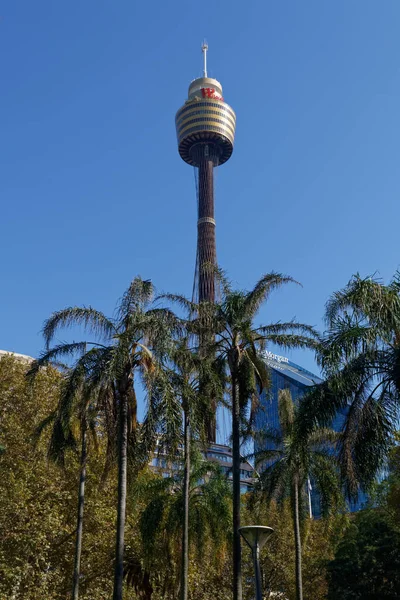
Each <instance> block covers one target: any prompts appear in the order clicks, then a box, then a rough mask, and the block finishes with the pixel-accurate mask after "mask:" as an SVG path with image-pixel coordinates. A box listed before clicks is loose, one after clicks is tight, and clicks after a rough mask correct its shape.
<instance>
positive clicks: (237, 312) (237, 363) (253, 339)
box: [169, 267, 317, 600]
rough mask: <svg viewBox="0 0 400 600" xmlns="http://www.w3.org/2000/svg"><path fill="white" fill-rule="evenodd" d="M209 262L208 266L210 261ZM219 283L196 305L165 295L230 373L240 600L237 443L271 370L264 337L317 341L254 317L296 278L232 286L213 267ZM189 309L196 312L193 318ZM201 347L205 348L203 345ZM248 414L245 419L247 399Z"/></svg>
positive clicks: (305, 329) (273, 276)
mask: <svg viewBox="0 0 400 600" xmlns="http://www.w3.org/2000/svg"><path fill="white" fill-rule="evenodd" d="M210 268H211V267H210ZM216 274H217V277H218V280H219V282H220V287H221V300H220V302H218V303H215V304H211V303H207V302H202V303H200V304H199V305H195V304H193V303H192V302H190V301H189V300H187V299H185V298H183V297H181V296H171V295H170V296H169V298H170V299H171V300H173V301H175V302H178V304H180V305H181V306H182V307H184V308H186V310H187V312H188V317H189V318H192V321H191V327H192V330H193V331H194V332H196V334H197V336H198V339H199V340H201V343H203V344H204V340H209V342H208V343H209V348H208V353H209V355H210V356H214V357H215V360H216V364H217V366H218V369H217V370H218V371H219V372H222V371H223V370H225V371H226V372H227V373H228V374H229V377H230V391H231V412H232V462H233V467H232V475H233V598H234V600H242V576H241V573H242V568H241V546H240V533H239V527H240V462H241V456H240V445H241V437H242V434H243V433H244V431H245V423H246V422H247V428H249V427H250V426H251V421H252V416H253V412H254V411H253V409H254V408H255V406H256V404H257V402H258V396H259V393H260V391H261V390H262V389H264V388H266V387H267V386H268V384H269V372H268V368H267V366H266V364H265V361H264V360H262V358H261V357H260V352H261V351H262V350H264V349H265V347H266V345H267V344H268V343H273V344H276V345H278V346H280V347H283V348H293V347H297V348H305V347H312V348H314V347H315V346H316V341H315V339H316V337H317V334H316V332H315V330H314V329H313V328H312V327H310V326H308V325H304V324H301V323H298V322H296V321H290V322H287V323H273V324H270V325H266V326H257V325H256V324H255V323H254V320H255V318H256V317H257V314H258V312H259V310H260V308H261V307H262V305H263V304H264V303H265V302H266V301H267V299H268V298H269V296H270V294H271V292H272V291H274V290H275V289H278V288H279V287H281V286H282V285H284V284H286V283H296V282H295V281H294V280H293V279H292V278H291V277H287V276H283V275H281V274H279V273H269V274H267V275H264V276H263V277H262V278H261V279H260V280H259V281H258V282H257V283H256V285H255V286H254V288H253V289H252V290H251V291H242V290H239V291H238V290H234V289H233V288H232V285H231V283H230V282H229V281H228V280H227V279H226V277H225V276H224V274H223V273H222V272H221V271H220V270H217V271H216ZM193 315H197V316H196V317H195V318H193ZM203 352H204V348H203ZM249 403H250V405H251V409H250V419H249V420H247V419H246V412H247V408H248V405H249Z"/></svg>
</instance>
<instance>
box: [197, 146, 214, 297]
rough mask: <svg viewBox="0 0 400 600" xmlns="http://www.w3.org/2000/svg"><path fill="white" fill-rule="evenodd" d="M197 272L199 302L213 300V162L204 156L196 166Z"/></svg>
mask: <svg viewBox="0 0 400 600" xmlns="http://www.w3.org/2000/svg"><path fill="white" fill-rule="evenodd" d="M198 170H199V172H198V186H199V189H198V199H199V200H198V221H197V273H198V281H197V282H196V283H197V286H198V295H199V297H198V299H199V302H203V301H206V302H214V301H215V273H214V272H213V269H212V265H216V262H217V251H216V244H215V219H214V162H213V160H212V159H210V158H207V157H204V158H203V159H201V160H200V161H199V166H198Z"/></svg>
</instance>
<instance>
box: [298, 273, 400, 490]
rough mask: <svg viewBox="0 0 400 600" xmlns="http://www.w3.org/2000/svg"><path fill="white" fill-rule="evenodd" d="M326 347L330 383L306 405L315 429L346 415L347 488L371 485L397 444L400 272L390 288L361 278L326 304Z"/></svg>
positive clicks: (323, 355)
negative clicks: (394, 440)
mask: <svg viewBox="0 0 400 600" xmlns="http://www.w3.org/2000/svg"><path fill="white" fill-rule="evenodd" d="M326 322H327V331H326V332H325V334H324V337H323V339H322V340H321V344H320V346H319V353H318V357H319V361H320V363H321V366H322V368H323V370H324V373H325V375H326V380H325V381H324V382H323V383H322V384H321V385H319V386H315V388H314V390H312V392H311V393H310V394H309V395H308V397H307V398H306V399H305V401H304V402H303V403H302V412H303V419H304V421H306V420H307V419H308V426H309V428H310V429H312V428H313V427H315V425H316V424H318V423H319V424H322V425H328V424H329V423H330V422H331V421H332V419H333V418H334V417H335V415H336V413H337V411H338V410H343V409H344V410H345V411H346V422H345V426H344V430H343V437H342V443H341V445H340V448H339V452H338V455H339V458H340V462H341V467H342V475H343V479H344V480H345V482H346V486H347V491H348V493H349V494H350V495H354V494H356V493H357V491H358V487H359V485H362V486H363V487H364V488H368V486H370V484H371V483H372V482H373V480H374V478H375V476H376V473H377V471H378V470H379V469H380V468H382V465H383V464H384V461H385V460H386V458H387V454H388V451H389V449H390V447H391V440H392V434H393V426H394V423H395V420H396V416H397V414H398V409H399V398H400V395H399V394H400V274H399V273H396V275H395V277H394V279H393V281H392V282H391V283H390V284H389V285H384V284H383V283H382V282H380V281H378V280H376V279H373V278H371V277H368V278H366V279H362V278H361V277H360V276H359V275H356V276H354V277H353V278H352V279H351V280H350V282H349V283H348V284H347V286H346V287H345V288H344V289H343V290H340V291H338V292H335V293H334V294H333V295H332V297H331V298H330V299H329V301H328V303H327V306H326Z"/></svg>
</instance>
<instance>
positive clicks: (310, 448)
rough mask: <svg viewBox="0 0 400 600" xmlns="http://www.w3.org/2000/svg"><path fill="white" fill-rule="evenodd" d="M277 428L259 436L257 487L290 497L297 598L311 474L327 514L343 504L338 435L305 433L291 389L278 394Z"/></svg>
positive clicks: (265, 492) (274, 495)
mask: <svg viewBox="0 0 400 600" xmlns="http://www.w3.org/2000/svg"><path fill="white" fill-rule="evenodd" d="M278 414H279V424H280V427H279V429H278V430H274V429H267V430H266V431H264V432H261V434H260V436H261V439H263V442H264V443H266V445H267V449H265V450H261V451H260V452H257V453H256V454H255V457H256V461H257V463H256V464H260V465H261V469H262V472H261V475H260V477H259V481H258V484H257V486H256V489H258V490H260V491H261V492H262V494H263V495H265V496H266V497H267V499H268V500H269V501H271V500H281V499H283V498H284V497H285V496H286V497H287V496H288V497H290V499H291V504H292V510H293V527H294V540H295V555H296V598H297V600H302V599H303V586H302V557H301V555H302V552H301V535H300V513H301V511H300V507H301V502H302V495H303V492H304V490H305V488H306V485H307V484H308V480H309V477H310V478H311V479H312V481H314V482H315V484H316V486H317V488H318V490H319V492H320V495H321V504H322V509H323V512H324V513H327V512H329V511H330V510H331V508H332V507H333V506H339V505H340V504H341V485H340V478H339V471H338V469H337V467H336V460H335V453H334V448H335V447H334V444H335V442H336V439H337V438H338V435H339V434H337V433H336V432H334V431H333V430H329V429H321V430H317V431H313V432H312V433H311V434H310V435H305V434H304V431H303V429H302V424H301V421H300V419H299V417H298V408H297V407H296V406H295V404H294V402H293V400H292V397H291V394H290V391H289V390H288V389H283V390H279V394H278Z"/></svg>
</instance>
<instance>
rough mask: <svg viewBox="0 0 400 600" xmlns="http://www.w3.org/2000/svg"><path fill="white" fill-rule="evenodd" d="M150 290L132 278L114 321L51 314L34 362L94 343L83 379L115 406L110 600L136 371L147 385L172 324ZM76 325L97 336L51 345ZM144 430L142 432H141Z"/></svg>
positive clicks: (134, 433)
mask: <svg viewBox="0 0 400 600" xmlns="http://www.w3.org/2000/svg"><path fill="white" fill-rule="evenodd" d="M153 292H154V289H153V285H152V283H151V282H150V281H144V280H142V279H141V278H139V277H137V278H135V279H134V280H133V281H132V283H131V284H130V286H129V287H128V289H127V290H126V292H125V293H124V295H123V297H122V298H121V300H120V302H119V303H118V306H117V310H116V318H113V319H110V318H107V317H106V316H105V315H104V314H103V313H102V312H100V311H97V310H95V309H93V308H91V307H88V308H85V307H84V308H80V307H70V308H66V309H64V310H61V311H58V312H55V313H54V314H53V315H51V317H50V318H49V319H48V320H47V321H46V323H45V325H44V328H43V334H44V337H45V341H46V345H47V352H46V353H45V354H44V355H43V356H42V357H41V358H40V360H39V361H38V364H39V365H43V364H47V363H48V362H50V361H54V360H58V359H64V358H65V357H69V356H75V355H78V357H79V356H81V355H82V354H85V353H86V348H87V347H88V346H93V350H92V351H91V354H90V360H89V358H88V356H86V357H85V359H84V362H85V367H86V371H87V373H86V376H87V379H88V380H89V381H91V383H92V385H94V386H95V387H96V388H97V389H102V390H103V393H107V392H110V393H112V396H113V398H114V402H115V405H116V407H117V412H118V417H117V419H118V505H117V506H118V510H117V528H116V529H117V530H116V551H115V575H114V593H113V599H114V600H121V599H122V594H123V561H124V532H125V520H126V494H127V468H128V441H129V440H130V441H131V443H132V445H133V446H135V445H137V440H138V437H139V435H140V431H139V428H138V423H137V401H136V394H135V386H134V384H135V378H136V376H137V375H140V376H141V378H142V381H143V382H144V383H145V385H147V386H148V388H150V389H151V387H152V385H153V379H154V376H155V375H156V374H157V357H158V356H161V355H162V354H163V352H164V351H165V350H166V349H167V347H168V345H169V343H170V339H171V337H170V336H171V325H172V323H173V322H174V323H175V321H173V320H172V319H170V318H169V317H170V315H169V313H168V312H167V311H165V310H164V311H160V310H157V309H154V308H151V303H152V299H153ZM76 326H81V327H83V329H84V331H85V333H91V334H92V335H95V337H97V339H95V340H94V341H90V340H84V341H82V342H73V343H70V344H59V345H56V346H54V347H52V348H50V344H51V342H52V341H53V340H54V338H55V335H56V333H57V332H58V330H59V329H63V328H68V327H76ZM86 354H87V353H86ZM151 393H152V392H150V395H151ZM147 433H148V432H147V431H146V432H144V434H145V435H146V434H147Z"/></svg>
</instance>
